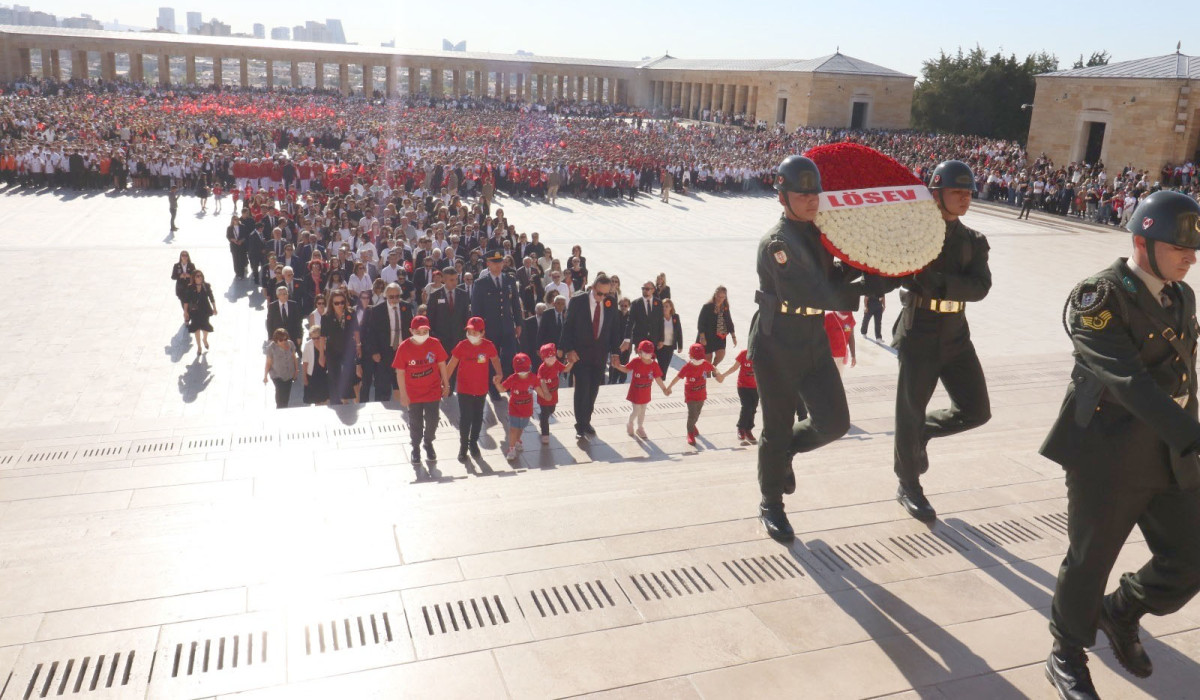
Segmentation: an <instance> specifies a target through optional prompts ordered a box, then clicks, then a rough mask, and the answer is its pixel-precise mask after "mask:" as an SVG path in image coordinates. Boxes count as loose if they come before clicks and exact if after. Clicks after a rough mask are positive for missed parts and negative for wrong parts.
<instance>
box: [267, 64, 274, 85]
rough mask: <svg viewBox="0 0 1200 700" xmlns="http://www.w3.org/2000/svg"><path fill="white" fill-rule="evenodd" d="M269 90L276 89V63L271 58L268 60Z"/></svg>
mask: <svg viewBox="0 0 1200 700" xmlns="http://www.w3.org/2000/svg"><path fill="white" fill-rule="evenodd" d="M267 89H268V90H274V89H275V61H274V59H270V58H268V59H267Z"/></svg>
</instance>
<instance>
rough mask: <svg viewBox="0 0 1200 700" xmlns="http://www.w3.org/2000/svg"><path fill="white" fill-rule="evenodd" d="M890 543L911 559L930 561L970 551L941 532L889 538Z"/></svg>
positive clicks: (955, 539) (949, 535)
mask: <svg viewBox="0 0 1200 700" xmlns="http://www.w3.org/2000/svg"><path fill="white" fill-rule="evenodd" d="M888 542H891V543H892V546H893V547H895V548H896V549H897V550H899V551H900V552H901V553H902V554H904V555H905V556H907V557H909V558H910V559H928V558H930V557H940V556H942V555H943V554H957V553H962V552H966V551H967V550H969V549H970V546H969V545H967V544H966V543H964V542H961V541H960V540H959V539H958V538H957V537H955V536H953V535H951V534H949V533H945V532H942V531H940V530H933V531H931V532H918V533H916V534H909V535H896V536H894V537H889V538H888Z"/></svg>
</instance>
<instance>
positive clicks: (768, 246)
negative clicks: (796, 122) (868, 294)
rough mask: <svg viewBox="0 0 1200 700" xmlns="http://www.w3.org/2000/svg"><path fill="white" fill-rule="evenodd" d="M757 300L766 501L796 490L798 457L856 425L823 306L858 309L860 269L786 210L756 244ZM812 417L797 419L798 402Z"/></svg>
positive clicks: (754, 344)
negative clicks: (839, 258) (842, 261)
mask: <svg viewBox="0 0 1200 700" xmlns="http://www.w3.org/2000/svg"><path fill="white" fill-rule="evenodd" d="M757 260H758V280H759V292H758V295H757V301H758V304H759V310H758V311H757V312H756V313H755V314H754V318H753V319H752V320H751V322H750V342H749V349H748V351H747V354H748V356H749V357H750V359H751V360H752V361H753V362H754V374H755V376H756V377H758V393H759V400H760V402H761V403H762V409H763V412H762V418H763V428H762V438H761V440H760V441H759V448H758V485H759V489H760V490H761V492H762V495H763V502H764V504H770V503H780V502H782V499H783V494H784V493H791V492H792V491H793V490H794V489H795V477H794V476H793V473H792V469H791V462H792V455H793V454H795V453H797V452H808V451H810V450H815V449H816V448H818V447H821V446H822V445H825V444H827V443H829V442H832V441H833V440H836V439H838V438H839V437H841V436H842V435H844V434H845V433H846V431H847V430H849V429H850V411H849V408H848V407H847V405H846V393H845V389H844V388H843V386H842V378H841V375H840V374H839V373H838V370H837V367H836V366H835V365H834V363H833V357H832V355H831V353H830V350H829V338H828V336H827V335H826V334H825V311H856V310H858V301H859V298H860V297H861V296H862V295H863V293H864V289H863V283H862V282H861V281H857V282H856V281H855V280H856V279H857V278H859V277H861V276H862V273H861V272H859V271H858V270H855V269H853V268H850V267H845V266H843V265H841V264H840V263H836V262H835V261H834V259H833V256H832V255H831V254H830V253H829V251H828V250H827V249H826V248H825V246H824V245H822V243H821V234H820V232H819V231H818V230H817V227H816V226H815V225H813V224H812V223H810V222H803V221H795V220H792V219H788V218H786V217H783V216H781V217H780V219H779V221H778V222H776V224H775V225H774V226H773V227H771V230H770V231H768V232H767V234H766V235H765V236H763V238H762V240H761V241H760V242H759V244H758V256H757ZM801 400H802V401H803V402H804V403H805V404H807V407H808V412H809V417H808V418H806V419H805V420H802V421H800V422H798V423H795V424H794V425H793V416H794V415H795V413H796V408H797V405H798V403H799V402H800V401H801Z"/></svg>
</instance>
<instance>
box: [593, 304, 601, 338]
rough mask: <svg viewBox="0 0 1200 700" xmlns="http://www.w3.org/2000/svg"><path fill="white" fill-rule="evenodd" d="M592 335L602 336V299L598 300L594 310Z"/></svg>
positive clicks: (594, 336) (595, 336)
mask: <svg viewBox="0 0 1200 700" xmlns="http://www.w3.org/2000/svg"><path fill="white" fill-rule="evenodd" d="M592 337H593V338H599V337H600V300H599V299H597V300H596V310H595V311H593V312H592Z"/></svg>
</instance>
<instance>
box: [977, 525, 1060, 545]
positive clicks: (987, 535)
mask: <svg viewBox="0 0 1200 700" xmlns="http://www.w3.org/2000/svg"><path fill="white" fill-rule="evenodd" d="M966 528H967V531H968V532H970V533H971V534H972V535H974V536H975V537H978V538H979V539H980V540H982V541H983V542H984V543H985V544H987V545H988V546H989V547H999V546H1000V545H1005V544H1008V545H1017V544H1027V543H1029V542H1037V541H1039V540H1042V539H1044V538H1043V537H1042V534H1041V533H1040V532H1038V531H1037V528H1035V527H1034V526H1033V525H1032V524H1031V523H1030V524H1027V523H1023V522H1021V521H1020V520H997V521H996V522H993V523H983V524H982V525H966Z"/></svg>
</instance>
